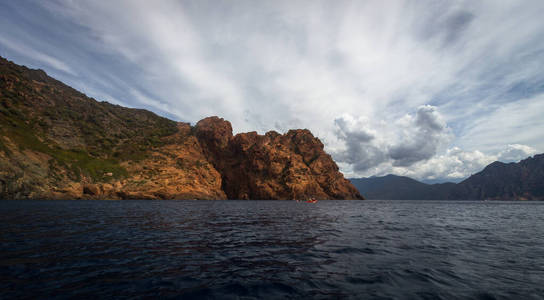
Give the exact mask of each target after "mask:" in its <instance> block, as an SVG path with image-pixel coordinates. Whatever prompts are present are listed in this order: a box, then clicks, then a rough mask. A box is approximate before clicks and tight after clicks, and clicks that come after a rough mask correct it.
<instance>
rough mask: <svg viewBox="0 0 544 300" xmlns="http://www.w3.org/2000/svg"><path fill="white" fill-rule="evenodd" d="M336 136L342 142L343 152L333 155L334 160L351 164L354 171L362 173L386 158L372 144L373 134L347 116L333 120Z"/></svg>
mask: <svg viewBox="0 0 544 300" xmlns="http://www.w3.org/2000/svg"><path fill="white" fill-rule="evenodd" d="M334 124H335V125H336V135H337V137H338V139H340V140H342V141H344V143H345V147H346V148H345V150H344V151H340V152H337V153H335V155H334V156H335V159H336V160H338V161H340V162H345V163H348V164H351V165H352V166H353V169H354V170H355V171H364V170H367V169H369V168H372V167H375V166H377V165H379V164H381V163H383V162H384V161H385V160H386V159H387V156H386V154H385V152H384V151H383V149H380V147H378V146H375V145H373V144H372V141H373V140H374V138H375V137H374V133H373V132H371V131H370V130H368V129H366V128H365V127H363V126H364V125H366V124H362V122H361V121H355V120H353V119H351V118H350V117H349V116H344V117H342V118H337V119H335V120H334Z"/></svg>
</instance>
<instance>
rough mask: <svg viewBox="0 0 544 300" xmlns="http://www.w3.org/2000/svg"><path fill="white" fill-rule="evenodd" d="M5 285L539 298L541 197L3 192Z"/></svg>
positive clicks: (128, 293)
mask: <svg viewBox="0 0 544 300" xmlns="http://www.w3.org/2000/svg"><path fill="white" fill-rule="evenodd" d="M0 245H1V246H0V250H1V251H0V291H1V295H0V298H49V297H58V298H74V297H88V298H90V297H93V298H97V299H99V298H104V297H116V298H119V297H130V298H150V297H152V298H155V297H161V298H170V297H171V298H199V299H202V298H233V299H234V298H354V299H361V298H366V299H372V298H375V299H440V298H442V299H455V298H460V299H467V298H474V299H544V298H543V295H544V203H535V202H532V203H520V202H508V203H505V202H432V201H431V202H430V201H416V202H400V201H320V202H319V203H317V204H306V203H296V202H293V201H111V202H110V201H19V202H17V201H0Z"/></svg>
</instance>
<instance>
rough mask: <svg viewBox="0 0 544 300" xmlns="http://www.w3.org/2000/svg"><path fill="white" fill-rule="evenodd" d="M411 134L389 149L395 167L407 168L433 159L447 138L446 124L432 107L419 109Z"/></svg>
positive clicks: (427, 106)
mask: <svg viewBox="0 0 544 300" xmlns="http://www.w3.org/2000/svg"><path fill="white" fill-rule="evenodd" d="M409 124H411V125H413V127H412V128H411V130H410V132H409V134H408V135H407V136H405V137H403V138H402V139H401V142H400V143H398V144H396V145H394V146H392V147H391V148H390V149H389V152H388V155H389V157H390V158H391V159H392V160H393V165H394V166H401V167H407V166H411V165H413V164H414V163H416V162H419V161H423V160H427V159H429V158H431V157H433V156H434V155H435V154H436V152H437V150H438V146H439V145H440V143H442V142H443V141H444V139H445V138H446V137H447V135H446V124H445V122H444V121H443V120H442V118H441V116H440V115H439V114H438V112H437V111H436V108H435V107H433V106H430V105H425V106H422V107H420V108H419V109H418V111H417V113H416V116H415V119H414V120H412V121H411V122H410V123H409Z"/></svg>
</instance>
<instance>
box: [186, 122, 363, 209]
mask: <svg viewBox="0 0 544 300" xmlns="http://www.w3.org/2000/svg"><path fill="white" fill-rule="evenodd" d="M195 135H196V137H197V138H198V140H199V142H200V144H201V146H202V148H203V151H204V153H205V155H206V157H207V158H208V160H209V161H210V162H211V163H212V164H213V165H214V167H215V168H216V169H217V170H218V171H219V173H221V176H222V181H223V185H222V187H223V190H224V191H225V193H226V194H227V197H228V198H229V199H307V198H309V197H315V198H318V199H363V197H362V196H361V195H360V194H359V192H358V191H357V190H356V189H355V187H353V185H351V183H350V182H349V181H348V180H346V179H345V178H344V176H343V175H342V173H340V172H339V171H338V166H337V165H336V163H335V162H334V161H333V160H332V158H331V156H330V155H328V154H326V153H325V152H324V151H323V144H322V143H321V141H319V139H317V138H315V137H314V136H313V135H312V133H311V132H310V131H309V130H307V129H299V130H290V131H289V132H288V133H286V134H284V135H281V134H279V133H277V132H274V131H270V132H267V133H266V134H265V135H258V134H257V133H256V132H248V133H240V134H237V135H236V136H233V135H232V126H231V124H230V122H228V121H225V120H223V119H221V118H218V117H209V118H206V119H203V120H201V121H200V122H198V123H197V124H196V126H195Z"/></svg>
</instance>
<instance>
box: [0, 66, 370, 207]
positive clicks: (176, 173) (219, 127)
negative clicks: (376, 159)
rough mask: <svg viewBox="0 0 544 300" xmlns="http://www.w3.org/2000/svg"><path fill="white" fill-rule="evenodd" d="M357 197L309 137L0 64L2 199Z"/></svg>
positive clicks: (315, 140) (307, 133)
mask: <svg viewBox="0 0 544 300" xmlns="http://www.w3.org/2000/svg"><path fill="white" fill-rule="evenodd" d="M309 197H315V198H317V199H363V197H362V196H361V195H360V194H359V192H358V191H357V189H356V188H355V187H354V186H353V185H352V184H351V183H350V182H349V181H348V180H346V179H345V178H344V176H343V175H342V173H340V172H339V170H338V167H337V165H336V163H335V162H334V161H333V159H332V158H331V156H330V155H328V154H327V153H325V151H324V150H323V144H322V143H321V141H320V140H319V139H318V138H316V137H314V136H313V135H312V133H311V132H310V131H309V130H306V129H298V130H290V131H289V132H287V133H285V134H280V133H277V132H274V131H270V132H267V133H266V134H265V135H259V134H257V133H256V132H249V133H240V134H237V135H233V133H232V127H231V124H230V122H228V121H225V120H223V119H221V118H219V117H209V118H205V119H203V120H201V121H199V122H198V123H197V124H196V125H195V126H191V125H190V124H189V123H182V122H174V121H172V120H169V119H166V118H163V117H160V116H157V115H156V114H154V113H152V112H150V111H146V110H142V109H130V108H125V107H121V106H118V105H113V104H110V103H107V102H98V101H96V100H94V99H92V98H89V97H87V96H86V95H84V94H82V93H80V92H78V91H76V90H74V89H73V88H71V87H69V86H67V85H65V84H63V83H62V82H60V81H57V80H55V79H53V78H51V77H49V76H47V74H46V73H45V72H44V71H42V70H32V69H28V68H26V67H24V66H19V65H16V64H14V63H13V62H10V61H8V60H6V59H4V58H0V199H307V198H309Z"/></svg>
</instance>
